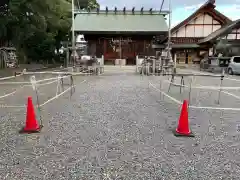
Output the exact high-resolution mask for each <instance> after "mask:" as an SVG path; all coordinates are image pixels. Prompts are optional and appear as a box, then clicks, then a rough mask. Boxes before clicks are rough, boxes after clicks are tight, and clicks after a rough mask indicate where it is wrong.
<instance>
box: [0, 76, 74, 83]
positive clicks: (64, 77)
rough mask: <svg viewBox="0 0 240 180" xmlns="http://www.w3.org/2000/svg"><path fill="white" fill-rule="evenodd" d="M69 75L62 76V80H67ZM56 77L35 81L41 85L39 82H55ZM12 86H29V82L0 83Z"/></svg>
mask: <svg viewBox="0 0 240 180" xmlns="http://www.w3.org/2000/svg"><path fill="white" fill-rule="evenodd" d="M69 76H70V75H67V76H63V77H62V78H63V79H65V78H68V77H69ZM57 79H58V77H54V78H48V79H41V80H38V81H36V83H41V82H45V81H50V80H57ZM12 84H31V82H28V81H27V82H24V81H23V82H0V85H12Z"/></svg>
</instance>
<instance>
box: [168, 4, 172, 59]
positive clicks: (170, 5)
mask: <svg viewBox="0 0 240 180" xmlns="http://www.w3.org/2000/svg"><path fill="white" fill-rule="evenodd" d="M168 7H169V17H168V48H169V53H170V43H171V18H172V13H171V9H172V4H171V0H169V4H168ZM169 55H170V54H169ZM169 57H170V56H169Z"/></svg>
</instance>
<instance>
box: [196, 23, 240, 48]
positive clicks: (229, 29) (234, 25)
mask: <svg viewBox="0 0 240 180" xmlns="http://www.w3.org/2000/svg"><path fill="white" fill-rule="evenodd" d="M235 28H240V19H238V20H236V21H233V22H232V23H229V24H227V25H225V26H224V27H222V28H220V29H218V30H216V31H214V32H213V33H212V34H209V35H208V36H207V37H205V38H204V39H202V40H200V41H199V44H202V43H206V42H209V41H214V40H216V39H217V38H218V37H220V36H223V35H227V34H229V33H230V32H232V30H233V29H235Z"/></svg>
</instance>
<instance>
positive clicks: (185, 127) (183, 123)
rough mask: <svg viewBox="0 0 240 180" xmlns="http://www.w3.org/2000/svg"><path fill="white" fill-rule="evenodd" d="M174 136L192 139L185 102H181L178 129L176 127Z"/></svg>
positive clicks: (186, 103)
mask: <svg viewBox="0 0 240 180" xmlns="http://www.w3.org/2000/svg"><path fill="white" fill-rule="evenodd" d="M174 135H175V136H188V137H194V135H193V133H192V132H191V130H190V129H189V123H188V102H187V100H184V101H183V105H182V111H181V114H180V118H179V121H178V127H177V129H176V131H175V132H174Z"/></svg>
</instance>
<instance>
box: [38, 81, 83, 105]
mask: <svg viewBox="0 0 240 180" xmlns="http://www.w3.org/2000/svg"><path fill="white" fill-rule="evenodd" d="M84 82H86V80H83V81H82V82H80V83H79V84H81V83H84ZM74 87H76V85H74V86H71V87H69V88H67V89H66V90H65V91H63V92H61V93H60V94H58V95H56V96H54V97H52V98H51V99H49V100H47V101H46V102H44V103H43V104H41V105H40V106H39V107H42V106H45V105H46V104H48V103H50V102H51V101H53V100H55V99H57V98H59V97H60V96H62V95H63V94H65V93H66V92H68V91H69V90H71V89H72V88H74Z"/></svg>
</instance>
